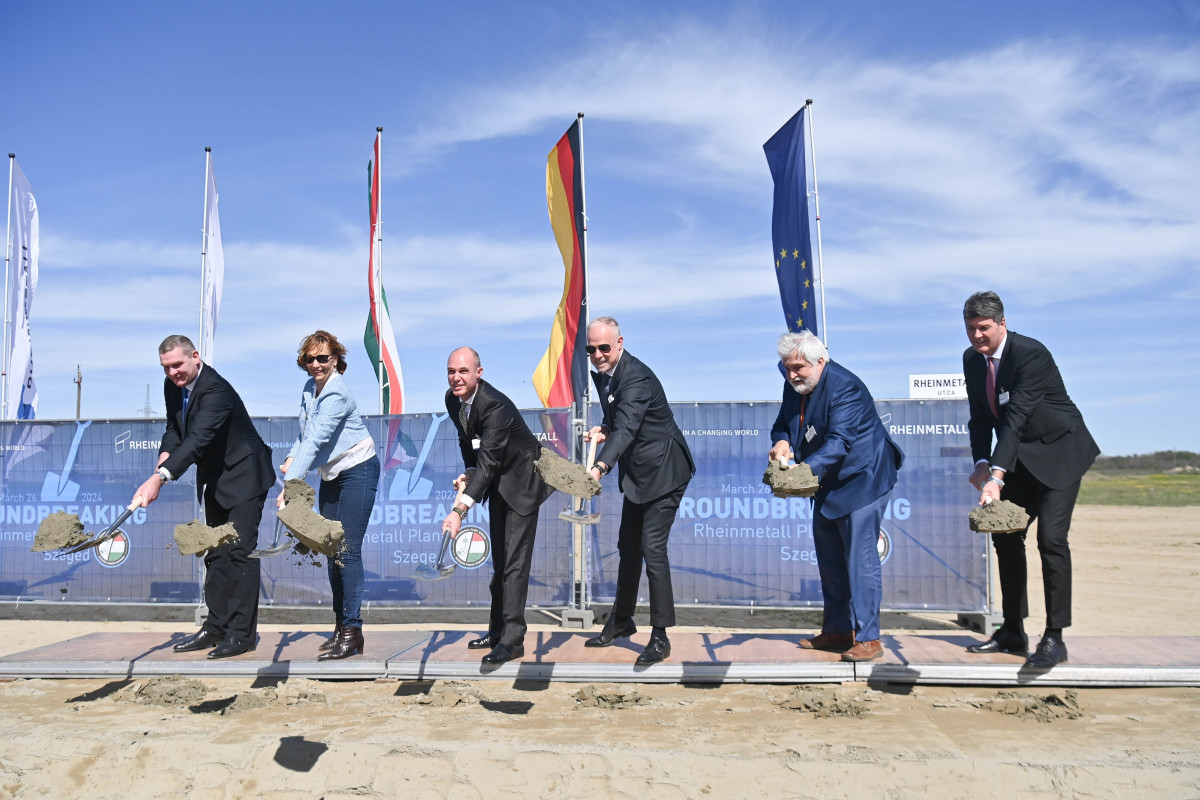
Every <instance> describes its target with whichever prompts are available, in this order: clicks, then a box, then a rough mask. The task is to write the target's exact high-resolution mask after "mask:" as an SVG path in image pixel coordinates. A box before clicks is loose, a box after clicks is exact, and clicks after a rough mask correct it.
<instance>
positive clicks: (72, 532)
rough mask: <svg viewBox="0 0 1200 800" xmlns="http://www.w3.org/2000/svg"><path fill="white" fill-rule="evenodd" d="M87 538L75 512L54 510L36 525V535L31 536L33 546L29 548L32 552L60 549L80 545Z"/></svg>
mask: <svg viewBox="0 0 1200 800" xmlns="http://www.w3.org/2000/svg"><path fill="white" fill-rule="evenodd" d="M89 538H90V537H89V536H88V535H87V534H86V533H84V531H83V523H82V522H80V521H79V516H78V515H77V514H68V513H67V512H65V511H55V512H54V513H53V514H51V515H50V516H48V517H46V518H45V519H44V520H42V524H41V525H38V529H37V535H36V536H34V537H33V547H31V548H29V549H30V550H31V551H33V552H34V553H44V552H46V551H47V550H62V549H63V548H66V547H76V546H78V545H81V544H83V543H84V542H86V541H87V540H88V539H89Z"/></svg>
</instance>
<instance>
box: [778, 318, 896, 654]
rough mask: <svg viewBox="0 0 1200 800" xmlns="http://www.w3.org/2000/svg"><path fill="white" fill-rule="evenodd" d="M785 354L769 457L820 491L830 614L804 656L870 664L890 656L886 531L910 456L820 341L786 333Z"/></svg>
mask: <svg viewBox="0 0 1200 800" xmlns="http://www.w3.org/2000/svg"><path fill="white" fill-rule="evenodd" d="M776 350H777V351H778V352H779V357H780V358H781V359H783V366H784V368H785V369H786V370H787V384H786V385H785V386H784V388H783V407H782V408H780V409H779V416H778V418H776V420H775V425H774V426H773V427H772V428H771V441H773V442H774V443H775V444H774V446H773V447H772V448H771V453H770V457H771V460H772V461H778V460H782V459H790V458H793V457H794V458H795V459H796V461H797V462H798V463H799V462H803V463H805V464H808V466H809V468H810V469H812V471H813V474H814V475H815V476H816V477H817V480H818V481H819V482H820V488H819V489H817V493H816V496H815V497H814V499H813V545H814V547H815V548H816V552H817V568H818V569H819V570H820V573H821V593H822V595H824V599H825V613H824V621H823V622H822V625H821V632H820V633H819V634H818V635H816V636H814V637H812V638H811V639H805V640H803V641H801V642H800V647H802V648H804V649H808V650H831V651H834V652H841V654H842V660H843V661H871V660H873V659H876V658H879V657H880V656H881V655H883V646H882V645H881V644H880V643H879V604H880V602H881V600H882V598H883V575H882V569H881V567H880V564H879V551H878V549H877V547H878V545H877V541H878V538H879V525H880V523H881V522H882V521H883V513H884V511H885V510H886V509H887V503H888V495H889V494H890V493H891V491H892V487H893V486H895V484H896V473H897V471H898V470H899V469H900V465H901V463H903V461H904V454H903V453H901V452H900V448H899V447H897V446H896V444H895V442H893V441H892V440H891V437H889V436H888V433H887V430H886V429H885V428H884V427H883V423H882V422H881V421H880V420H879V414H878V413H877V412H876V411H875V400H874V399H873V398H872V397H871V393H870V392H869V391H867V387H866V386H865V385H864V384H863V382H862V381H860V380H859V379H858V378H857V377H856V376H855V375H854V374H853V373H852V372H850V371H849V370H847V369H846V368H845V367H843V366H841V365H840V364H835V363H833V362H832V361H830V360H829V352H828V351H827V350H826V349H825V345H824V344H822V342H821V340H820V339H818V338H817V337H816V336H814V335H813V334H812V333H810V332H809V331H800V332H799V333H785V334H783V335H782V336H780V337H779V341H778V343H777V345H776Z"/></svg>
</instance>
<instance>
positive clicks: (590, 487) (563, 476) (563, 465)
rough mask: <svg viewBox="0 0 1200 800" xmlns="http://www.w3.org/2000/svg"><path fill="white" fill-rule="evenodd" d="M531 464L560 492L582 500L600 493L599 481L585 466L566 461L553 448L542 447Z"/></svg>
mask: <svg viewBox="0 0 1200 800" xmlns="http://www.w3.org/2000/svg"><path fill="white" fill-rule="evenodd" d="M533 466H534V469H536V470H537V471H538V474H539V475H541V476H542V480H544V481H545V482H546V483H547V484H549V485H550V486H553V487H554V488H555V489H558V490H559V491H560V492H564V493H565V494H569V495H571V496H572V497H582V498H583V499H584V500H587V499H588V498H590V497H595V496H596V495H598V494H600V481H598V480H596V479H595V478H593V477H592V474H591V472H589V471H588V468H587V467H585V466H583V464H576V463H575V462H574V461H567V460H566V459H565V458H563V457H562V456H560V455H559V454H558V453H556V452H554V451H553V450H548V449H547V448H545V447H543V448H542V453H541V455H540V456H538V460H537V461H535V462H533Z"/></svg>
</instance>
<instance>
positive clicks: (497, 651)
mask: <svg viewBox="0 0 1200 800" xmlns="http://www.w3.org/2000/svg"><path fill="white" fill-rule="evenodd" d="M524 655H525V645H523V644H516V645H513V644H498V645H496V646H495V647H494V648H492V652H490V653H488V654H487V655H486V656H484V657H483V663H484V664H503V663H504V662H505V661H512V660H513V659H514V658H521V657H523V656H524Z"/></svg>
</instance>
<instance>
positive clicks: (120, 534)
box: [96, 531, 129, 567]
mask: <svg viewBox="0 0 1200 800" xmlns="http://www.w3.org/2000/svg"><path fill="white" fill-rule="evenodd" d="M127 558H129V537H128V536H126V535H125V532H124V531H117V535H116V536H114V537H113V538H111V539H109V540H108V541H107V542H101V543H100V544H98V545H96V561H98V562H100V566H102V567H119V566H121V565H122V564H124V563H125V559H127Z"/></svg>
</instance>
